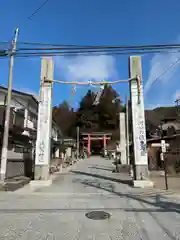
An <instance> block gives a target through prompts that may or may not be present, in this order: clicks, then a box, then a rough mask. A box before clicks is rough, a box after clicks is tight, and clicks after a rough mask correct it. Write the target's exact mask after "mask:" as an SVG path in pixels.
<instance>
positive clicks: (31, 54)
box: [15, 50, 180, 58]
mask: <svg viewBox="0 0 180 240" xmlns="http://www.w3.org/2000/svg"><path fill="white" fill-rule="evenodd" d="M179 52H180V50H178V51H172V52H169V51H130V52H121V51H85V52H83V51H79V52H77V51H76V52H47V53H46V52H43V53H17V54H16V55H15V57H18V58H28V57H53V56H67V57H74V56H89V55H91V56H99V55H136V54H139V55H150V54H169V53H172V54H177V53H179Z"/></svg>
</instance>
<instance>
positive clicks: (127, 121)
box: [126, 97, 130, 165]
mask: <svg viewBox="0 0 180 240" xmlns="http://www.w3.org/2000/svg"><path fill="white" fill-rule="evenodd" d="M126 149H127V150H126V154H127V164H128V165H129V164H130V159H129V101H128V97H127V98H126Z"/></svg>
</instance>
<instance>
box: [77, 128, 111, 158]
mask: <svg viewBox="0 0 180 240" xmlns="http://www.w3.org/2000/svg"><path fill="white" fill-rule="evenodd" d="M80 135H81V136H82V138H83V140H86V141H88V143H87V148H88V153H89V154H90V152H91V140H103V147H104V148H106V146H107V140H110V139H111V137H110V136H111V135H112V133H103V132H92V133H86V132H83V133H81V134H80Z"/></svg>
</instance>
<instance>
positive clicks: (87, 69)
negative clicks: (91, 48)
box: [0, 0, 180, 108]
mask: <svg viewBox="0 0 180 240" xmlns="http://www.w3.org/2000/svg"><path fill="white" fill-rule="evenodd" d="M43 1H44V0H32V1H24V0H18V1H14V0H1V1H0V8H1V14H0V29H1V34H0V41H7V40H10V39H11V36H12V35H13V32H14V29H15V28H16V27H19V29H20V35H19V41H27V42H43V43H58V44H79V45H93V44H94V45H128V44H129V45H139V44H166V43H173V42H180V38H179V36H180V30H179V22H180V14H179V9H180V1H179V0H171V1H165V0H158V1H157V0H151V1H147V0H137V1H134V0H126V1H119V0H111V1H110V0H106V1H103V0H98V1H97V0H96V1H95V0H91V1H90V0H87V1H83V0H76V1H75V0H61V1H59V0H49V2H48V3H47V4H46V5H45V6H44V8H43V9H42V10H41V11H39V12H38V13H37V14H36V15H35V16H34V17H33V19H32V20H28V16H29V15H30V14H31V13H32V12H33V11H34V10H35V9H36V8H37V7H39V6H40V5H41V4H42V3H43ZM179 57H180V55H179V54H178V53H177V54H167V55H160V56H159V55H151V56H143V57H142V64H143V81H144V86H145V93H146V94H145V106H146V108H152V107H154V106H159V105H169V104H174V99H175V96H179V93H180V83H179V82H180V79H179V76H180V75H179V73H180V71H179V68H180V65H178V64H177V65H176V66H175V67H174V68H173V69H172V70H171V71H169V72H168V74H166V75H165V76H163V77H162V78H160V79H159V80H158V81H155V80H156V78H158V76H159V75H161V74H162V73H163V72H164V71H165V70H166V68H167V67H169V66H170V65H171V64H172V63H173V62H175V61H176V59H177V58H179ZM0 64H1V67H0V84H3V85H6V84H7V77H8V59H3V60H2V59H0ZM91 77H93V78H94V79H100V78H108V79H110V80H112V79H115V78H116V79H117V78H118V79H126V78H127V77H128V57H127V56H116V57H114V56H109V57H107V56H100V57H96V58H94V57H93V56H90V57H86V58H82V57H76V58H69V59H66V58H56V59H55V78H56V79H64V80H69V79H72V80H73V79H77V80H80V81H83V80H85V79H88V78H91ZM39 82H40V59H39V58H28V59H26V58H25V59H15V66H14V75H13V87H14V88H16V89H19V90H24V91H30V92H32V93H38V91H39ZM114 88H115V89H116V90H117V91H118V93H119V94H120V95H121V96H122V99H123V100H124V99H125V96H126V94H127V93H128V87H127V86H126V85H123V84H122V85H116V86H114ZM86 91H87V88H86V87H81V88H77V90H76V94H75V96H74V97H72V96H71V86H67V85H66V86H63V85H58V86H57V85H56V86H55V87H54V97H53V102H54V104H58V103H60V102H62V101H63V100H67V101H70V103H72V102H75V103H74V104H73V105H76V104H77V103H78V102H79V100H80V98H81V97H82V96H83V95H84V94H85V93H86Z"/></svg>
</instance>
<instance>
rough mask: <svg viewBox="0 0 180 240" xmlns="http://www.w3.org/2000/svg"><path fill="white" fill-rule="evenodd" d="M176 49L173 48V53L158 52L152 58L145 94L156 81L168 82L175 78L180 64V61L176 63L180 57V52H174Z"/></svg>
mask: <svg viewBox="0 0 180 240" xmlns="http://www.w3.org/2000/svg"><path fill="white" fill-rule="evenodd" d="M178 40H180V38H178ZM174 51H175V50H173V53H172V52H169V53H167V54H163V53H162V54H156V55H155V56H154V57H153V58H152V60H151V64H150V70H149V74H148V80H147V82H146V84H145V87H144V94H145V95H146V94H147V93H148V91H149V90H150V89H151V87H152V85H153V84H154V83H155V82H157V81H159V82H161V83H168V82H169V81H173V80H174V78H175V74H176V73H177V71H178V69H179V65H180V62H178V63H176V62H177V61H178V59H180V52H176V53H174Z"/></svg>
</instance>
